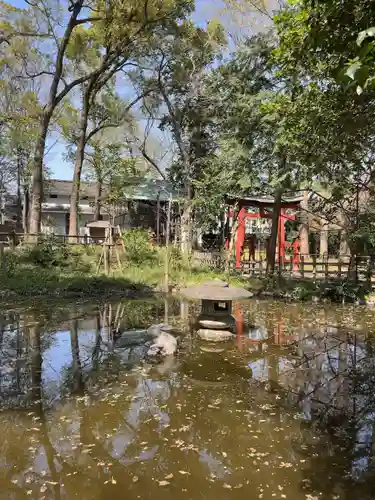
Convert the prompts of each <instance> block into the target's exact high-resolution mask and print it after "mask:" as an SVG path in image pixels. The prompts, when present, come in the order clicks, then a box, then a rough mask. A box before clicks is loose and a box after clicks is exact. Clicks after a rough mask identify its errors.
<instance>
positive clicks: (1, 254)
mask: <svg viewBox="0 0 375 500" xmlns="http://www.w3.org/2000/svg"><path fill="white" fill-rule="evenodd" d="M0 261H1V272H2V273H3V274H5V273H6V271H7V267H6V260H5V252H4V243H3V242H0Z"/></svg>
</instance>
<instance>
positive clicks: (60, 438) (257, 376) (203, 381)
mask: <svg viewBox="0 0 375 500" xmlns="http://www.w3.org/2000/svg"><path fill="white" fill-rule="evenodd" d="M194 313H195V311H194V308H192V307H191V306H190V307H189V310H187V307H186V305H185V304H183V305H181V304H180V303H179V302H178V301H170V302H166V301H155V300H154V301H146V302H145V301H142V302H137V301H130V302H122V303H107V304H100V305H92V306H91V305H89V306H88V305H82V306H80V305H77V304H76V305H74V306H72V305H71V304H69V305H63V306H59V308H58V311H56V312H54V313H51V311H50V310H48V311H43V310H42V311H35V310H20V311H17V310H15V311H11V312H7V313H3V314H2V315H0V349H1V351H0V355H1V365H0V402H1V406H2V408H3V411H2V412H1V413H0V432H1V434H2V436H3V439H2V440H0V464H1V468H0V498H4V499H5V498H14V499H21V498H27V497H30V498H38V499H39V498H47V499H48V498H56V499H59V498H69V499H70V498H74V497H75V496H78V495H81V496H82V497H83V498H85V499H93V500H94V499H95V500H98V499H104V498H108V497H109V496H111V497H112V498H114V499H117V498H124V494H125V495H126V496H127V497H130V498H142V499H147V498H150V499H151V498H152V499H157V498H159V497H160V498H161V497H163V499H164V498H169V497H170V498H175V496H176V494H178V495H182V496H184V497H186V498H193V497H194V498H196V497H198V498H199V497H200V496H201V497H203V498H207V499H211V498H216V497H219V496H221V497H223V498H227V497H228V498H229V496H230V498H234V499H237V498H238V499H240V498H241V499H242V498H244V497H245V496H246V497H250V498H264V499H273V498H277V499H281V498H288V499H293V500H297V499H298V500H299V499H309V498H310V500H311V499H313V498H319V499H332V498H337V499H339V498H340V499H341V498H342V499H344V498H351V497H352V496H353V495H354V494H356V495H360V498H364V499H370V498H373V493H372V492H373V490H372V488H373V486H374V481H373V472H374V470H373V465H374V451H375V428H374V425H375V419H374V417H375V401H374V398H375V396H374V387H375V370H374V368H375V366H374V357H373V353H374V351H373V349H374V341H373V337H372V334H371V331H372V328H373V325H374V324H375V323H374V320H375V316H374V312H373V311H367V310H365V309H349V308H347V309H343V308H338V309H333V308H331V309H330V308H319V307H317V306H299V305H298V306H295V305H286V304H281V303H271V302H259V303H257V302H255V301H254V302H248V303H246V304H241V307H239V308H238V309H237V310H236V313H235V314H236V319H237V336H236V340H235V342H233V343H229V344H225V345H222V346H221V347H220V348H218V346H210V345H208V344H206V343H203V342H201V341H199V340H198V339H197V338H196V337H195V335H194V333H192V332H190V331H189V329H188V326H187V325H188V322H189V320H192V316H193V315H194ZM189 314H190V316H189ZM166 319H167V320H168V322H170V323H171V324H173V325H175V326H176V328H179V329H180V331H181V343H180V345H181V350H180V352H179V354H178V356H177V357H175V358H169V359H166V360H165V361H164V362H162V363H160V364H155V363H152V364H150V363H149V362H148V361H147V360H145V359H144V358H145V353H146V350H147V345H146V344H145V343H146V342H147V336H146V334H145V333H144V329H145V328H147V327H148V326H149V325H150V324H151V323H157V322H162V321H165V320H166Z"/></svg>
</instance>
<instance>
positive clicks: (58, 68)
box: [30, 0, 83, 241]
mask: <svg viewBox="0 0 375 500" xmlns="http://www.w3.org/2000/svg"><path fill="white" fill-rule="evenodd" d="M82 6H83V0H77V1H75V2H74V4H73V5H72V8H71V9H70V11H71V14H70V18H69V21H68V24H67V26H66V28H65V32H64V35H63V36H62V38H61V41H60V44H59V47H58V51H57V55H56V59H55V70H54V74H53V78H52V82H51V87H50V89H49V93H48V103H47V105H46V107H45V108H44V110H43V113H42V115H41V120H40V126H39V132H38V139H37V141H36V145H35V153H34V161H33V167H32V187H31V189H32V201H31V210H30V233H31V234H33V235H35V236H33V237H32V238H31V239H32V240H34V241H37V235H38V234H39V233H40V229H41V221H42V201H43V160H44V151H45V147H46V137H47V134H48V129H49V125H50V122H51V118H52V115H53V112H54V110H55V108H56V106H57V105H58V104H59V103H60V102H61V100H62V99H63V98H64V96H65V95H67V94H68V92H69V91H70V90H71V89H72V88H73V87H74V86H75V85H78V84H79V83H80V80H81V79H79V78H78V79H76V80H75V81H74V82H72V83H71V84H70V85H67V86H66V87H65V88H64V89H63V90H62V91H61V92H60V93H59V94H58V89H59V84H60V81H61V76H62V73H63V68H64V56H65V51H66V48H67V46H68V43H69V40H70V37H71V35H72V32H73V29H74V27H75V26H76V24H77V17H78V15H79V13H80V12H81V9H82Z"/></svg>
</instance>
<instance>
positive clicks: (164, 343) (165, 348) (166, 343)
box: [147, 331, 177, 356]
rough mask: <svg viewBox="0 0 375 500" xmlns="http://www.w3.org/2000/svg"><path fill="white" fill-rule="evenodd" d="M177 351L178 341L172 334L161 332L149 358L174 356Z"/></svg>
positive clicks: (150, 350)
mask: <svg viewBox="0 0 375 500" xmlns="http://www.w3.org/2000/svg"><path fill="white" fill-rule="evenodd" d="M176 351H177V339H176V338H175V337H173V335H171V334H170V333H167V332H163V331H162V332H161V333H160V335H158V336H157V337H156V339H155V341H154V343H153V344H152V346H151V347H150V349H149V350H148V352H147V354H148V356H156V355H157V354H161V355H162V356H172V355H173V354H174V353H175V352H176Z"/></svg>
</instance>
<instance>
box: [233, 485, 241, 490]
mask: <svg viewBox="0 0 375 500" xmlns="http://www.w3.org/2000/svg"><path fill="white" fill-rule="evenodd" d="M242 487H243V484H242V483H240V484H236V486H233V488H235V489H236V490H238V489H239V488H242Z"/></svg>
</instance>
